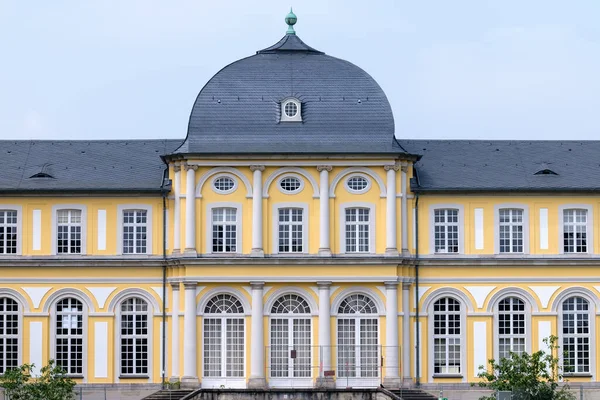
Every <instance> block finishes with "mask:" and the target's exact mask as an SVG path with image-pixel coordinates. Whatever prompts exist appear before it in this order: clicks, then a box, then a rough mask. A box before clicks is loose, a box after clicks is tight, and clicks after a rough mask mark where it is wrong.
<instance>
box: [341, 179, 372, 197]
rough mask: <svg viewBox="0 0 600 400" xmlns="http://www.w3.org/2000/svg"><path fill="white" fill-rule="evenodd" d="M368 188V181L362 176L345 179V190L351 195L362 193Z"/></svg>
mask: <svg viewBox="0 0 600 400" xmlns="http://www.w3.org/2000/svg"><path fill="white" fill-rule="evenodd" d="M369 186H370V181H369V180H368V179H367V178H366V177H365V176H363V175H352V176H350V177H349V178H348V179H346V189H348V191H349V192H352V193H364V192H366V191H367V190H369Z"/></svg>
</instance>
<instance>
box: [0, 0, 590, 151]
mask: <svg viewBox="0 0 600 400" xmlns="http://www.w3.org/2000/svg"><path fill="white" fill-rule="evenodd" d="M290 4H291V5H293V6H294V11H295V12H296V14H297V15H298V23H297V25H296V31H297V32H298V35H299V36H300V37H301V38H302V39H303V40H304V41H305V42H306V43H307V44H309V45H310V46H313V47H315V48H317V49H319V50H321V51H325V52H326V53H328V54H330V55H333V56H335V57H340V58H344V59H347V60H349V61H351V62H353V63H355V64H357V65H358V66H360V67H362V68H363V69H365V70H366V71H367V72H369V73H370V74H371V75H372V76H373V77H374V78H375V79H376V80H377V81H378V82H379V84H380V85H381V86H382V87H383V89H384V91H385V92H386V94H387V96H388V98H389V100H390V102H391V104H392V108H393V110H394V118H395V121H396V136H397V137H400V138H415V139H423V138H472V139H600V24H599V23H598V20H599V17H600V1H597V0H577V1H564V0H557V1H551V0H543V1H542V0H539V1H534V0H527V1H525V0H496V1H484V0H470V1H466V0H452V1H447V0H438V1H425V0H423V1H415V0H410V1H408V0H407V1H404V0H396V1H394V0H386V1H383V0H371V1H365V0H345V1H324V0H296V1H287V2H286V1H281V0H259V1H257V0H255V1H248V0H246V1H238V0H236V1H226V0H212V1H206V0H195V1H191V0H172V1H166V0H164V1H153V0H117V1H109V0H94V1H92V0H71V1H66V0H52V1H48V0H38V1H34V0H28V1H26V0H0V37H1V38H2V39H1V41H2V47H1V48H2V50H1V51H2V53H1V54H2V57H1V60H2V62H1V63H0V72H1V73H0V138H1V139H117V138H183V137H185V135H186V130H187V122H188V116H189V112H190V109H191V107H192V104H193V102H194V99H195V98H196V95H197V94H198V92H199V91H200V89H201V88H202V86H203V85H204V84H205V83H206V82H207V81H208V80H209V79H210V78H211V76H212V75H214V74H215V73H216V72H217V71H219V69H221V68H222V67H223V66H225V65H226V64H229V63H230V62H232V61H235V60H237V59H239V58H242V57H245V56H248V55H251V54H254V52H255V51H256V50H258V49H261V48H264V47H268V46H269V45H271V44H273V43H275V42H277V41H278V40H279V39H280V38H281V37H282V36H283V35H284V33H285V30H286V26H285V24H284V22H283V19H284V17H285V15H286V13H287V11H288V10H289V5H290Z"/></svg>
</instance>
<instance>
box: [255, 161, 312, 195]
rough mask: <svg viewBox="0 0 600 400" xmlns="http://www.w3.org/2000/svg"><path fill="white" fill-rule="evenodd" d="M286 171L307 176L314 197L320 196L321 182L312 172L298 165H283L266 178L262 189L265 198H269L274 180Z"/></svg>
mask: <svg viewBox="0 0 600 400" xmlns="http://www.w3.org/2000/svg"><path fill="white" fill-rule="evenodd" d="M250 169H252V167H250ZM263 169H264V166H263ZM261 171H262V170H261ZM286 173H291V174H298V175H301V176H302V177H304V178H306V180H307V181H309V182H310V184H311V186H312V188H313V198H319V183H318V182H317V180H316V179H315V178H314V177H313V176H312V175H311V174H309V173H308V172H307V171H306V170H304V169H302V168H297V167H283V168H278V169H276V170H275V171H273V173H272V174H271V175H269V176H268V177H267V179H265V183H264V185H263V190H262V197H263V198H265V199H267V198H269V188H270V187H271V184H272V183H273V181H274V180H275V179H277V177H279V176H280V175H283V174H286Z"/></svg>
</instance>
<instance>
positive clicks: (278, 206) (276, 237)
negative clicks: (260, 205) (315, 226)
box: [271, 203, 310, 256]
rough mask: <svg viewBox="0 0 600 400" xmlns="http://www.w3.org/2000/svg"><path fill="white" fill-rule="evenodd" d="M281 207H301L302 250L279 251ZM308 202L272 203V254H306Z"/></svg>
mask: <svg viewBox="0 0 600 400" xmlns="http://www.w3.org/2000/svg"><path fill="white" fill-rule="evenodd" d="M282 208H300V209H302V252H297V253H291V252H290V253H285V252H284V253H279V210H280V209H282ZM309 217H310V216H309V214H308V204H306V203H275V204H273V217H272V219H273V227H272V228H273V231H272V235H271V236H272V237H273V243H272V246H273V248H272V249H271V253H272V254H282V255H290V256H294V255H298V254H308V249H309V243H308V241H309V236H308V232H309V230H308V228H309V227H308V220H309ZM290 234H291V232H290Z"/></svg>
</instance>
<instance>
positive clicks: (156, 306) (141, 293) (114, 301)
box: [107, 288, 161, 314]
mask: <svg viewBox="0 0 600 400" xmlns="http://www.w3.org/2000/svg"><path fill="white" fill-rule="evenodd" d="M130 297H140V298H142V299H143V300H144V301H146V303H148V305H149V306H150V307H151V308H152V309H151V310H149V311H148V312H150V313H151V314H155V313H159V312H160V311H161V308H160V303H159V302H158V300H156V298H155V297H154V296H153V295H152V294H151V293H150V292H148V291H146V290H144V289H140V288H127V289H123V290H120V291H118V292H117V293H116V294H115V295H114V296H112V298H111V299H110V301H109V302H108V307H107V310H108V312H111V313H115V314H117V313H119V310H118V309H117V307H118V306H119V304H121V303H122V302H123V301H124V300H126V299H128V298H130Z"/></svg>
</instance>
